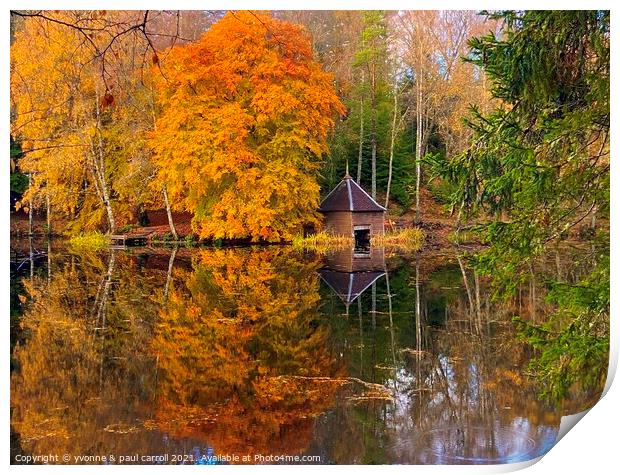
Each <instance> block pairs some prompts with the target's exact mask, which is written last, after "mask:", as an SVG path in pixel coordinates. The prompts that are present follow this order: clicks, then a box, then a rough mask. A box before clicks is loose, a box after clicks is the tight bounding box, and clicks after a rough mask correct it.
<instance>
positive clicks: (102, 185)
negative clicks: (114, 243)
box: [91, 94, 116, 234]
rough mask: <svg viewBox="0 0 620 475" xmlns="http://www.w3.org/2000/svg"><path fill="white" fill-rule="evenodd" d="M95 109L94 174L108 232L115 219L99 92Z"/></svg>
mask: <svg viewBox="0 0 620 475" xmlns="http://www.w3.org/2000/svg"><path fill="white" fill-rule="evenodd" d="M95 110H96V113H97V116H96V119H97V122H96V135H97V146H96V147H93V149H96V151H95V150H93V152H96V153H94V157H93V160H94V163H95V172H96V173H95V175H96V179H98V180H99V192H100V198H101V200H102V201H103V206H104V207H105V211H106V214H107V216H108V225H109V227H110V234H112V233H114V231H116V221H115V219H114V210H113V209H112V203H111V202H110V186H109V184H108V180H107V178H106V166H105V157H104V152H103V138H102V136H101V114H100V104H99V94H97V95H96V104H95ZM91 145H92V142H91Z"/></svg>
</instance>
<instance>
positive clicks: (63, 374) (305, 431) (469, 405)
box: [11, 247, 600, 463]
mask: <svg viewBox="0 0 620 475" xmlns="http://www.w3.org/2000/svg"><path fill="white" fill-rule="evenodd" d="M50 250H51V249H50ZM51 251H52V252H51V253H50V254H48V260H47V263H45V268H44V269H43V268H42V269H39V270H40V271H34V272H32V274H31V273H30V270H29V269H28V268H27V269H26V270H25V274H24V275H15V276H13V277H14V283H15V285H13V284H12V290H13V289H15V290H14V291H15V293H16V294H19V295H16V297H18V298H15V299H13V298H12V302H14V301H15V302H19V301H23V302H24V303H23V304H21V305H22V306H23V307H24V311H23V313H22V314H21V316H20V317H19V328H18V329H17V330H16V331H12V335H13V334H15V335H16V337H15V340H16V342H14V343H15V346H14V348H13V352H12V360H11V362H12V374H11V408H12V413H11V429H12V451H13V453H16V452H19V453H37V454H40V453H58V454H63V453H75V454H77V453H80V454H84V455H88V454H92V455H100V454H116V455H122V454H132V453H140V454H161V453H183V454H192V455H193V456H194V457H198V456H200V455H204V454H207V453H214V454H238V455H246V454H250V455H253V454H255V453H262V454H316V455H320V456H321V457H322V462H323V463H328V462H335V463H395V462H399V463H472V462H473V463H498V462H510V461H518V460H526V459H529V458H532V457H535V456H537V455H539V454H541V453H544V452H545V451H546V450H548V449H549V448H550V446H551V445H552V443H553V441H554V439H555V435H556V433H557V428H558V425H559V420H560V417H561V415H562V414H563V413H564V412H567V413H568V412H577V411H578V410H581V409H582V407H581V406H584V405H585V406H584V407H587V405H588V404H591V403H592V401H593V400H594V399H595V398H596V396H597V394H598V392H597V390H600V388H599V389H595V390H592V391H591V392H589V393H588V392H587V391H585V390H581V391H576V392H575V394H574V398H573V399H572V400H570V401H564V402H563V403H560V404H559V405H557V404H550V403H545V402H543V401H540V400H539V399H538V398H537V394H538V392H539V388H537V387H536V386H535V385H534V383H532V381H531V380H530V379H528V377H527V375H526V374H525V373H526V372H525V370H526V364H527V361H528V358H529V357H530V356H531V355H530V354H529V351H528V348H527V347H526V346H525V345H523V344H522V343H520V342H519V341H518V340H517V339H516V337H515V335H514V328H513V327H512V324H511V321H510V320H511V317H512V316H513V315H515V314H520V315H521V316H522V317H524V318H525V317H528V316H531V317H532V318H537V319H540V318H544V314H545V312H546V311H548V309H546V308H545V305H544V303H542V302H543V300H542V299H543V298H544V294H543V290H542V289H539V288H537V285H538V284H537V283H536V282H535V281H534V280H533V282H532V283H531V285H530V286H529V287H527V286H524V289H523V291H522V292H520V294H519V295H517V296H516V297H515V298H514V299H513V300H511V301H508V302H503V303H494V302H493V301H492V299H491V298H490V295H489V292H488V291H487V289H485V288H484V283H483V282H481V279H479V278H478V276H477V275H476V274H475V273H474V272H473V271H472V270H471V269H469V268H467V266H466V264H465V263H464V262H463V261H462V260H459V259H458V258H456V256H448V257H445V256H444V257H441V258H435V257H433V258H429V257H418V258H414V257H408V258H402V257H398V256H396V257H392V258H389V259H387V260H386V259H384V256H383V253H382V252H381V253H380V254H375V255H374V257H372V260H373V262H372V263H371V264H372V265H371V266H370V267H368V265H369V264H368V262H366V264H364V265H362V267H359V265H358V267H355V266H353V267H352V262H353V261H351V259H350V258H351V256H344V257H342V256H340V257H338V256H328V257H327V258H325V259H323V258H320V257H318V256H311V255H300V254H298V253H296V252H294V251H293V250H291V249H289V248H286V247H268V248H252V249H227V250H214V249H203V250H192V249H178V250H177V249H174V250H172V251H170V250H168V251H165V250H159V251H153V252H150V253H144V254H133V253H131V252H127V251H115V250H111V251H106V252H104V253H102V254H82V255H79V256H78V255H74V254H70V253H68V252H67V251H66V250H64V249H58V250H51ZM335 262H336V263H342V262H345V263H346V265H345V267H344V268H343V267H342V266H335V265H334V263H335ZM330 266H331V267H330ZM377 266H378V267H379V268H378V269H375V267H377ZM330 271H331V272H337V273H338V274H337V276H336V277H338V279H341V280H342V281H343V282H344V280H346V281H347V282H348V283H351V282H353V283H361V284H360V286H359V287H360V288H359V289H357V290H358V291H356V292H351V291H349V292H348V293H345V292H339V291H338V289H337V287H338V285H337V284H334V282H333V281H332V282H331V283H329V282H328V284H329V285H326V284H321V283H320V278H319V273H320V275H321V276H323V277H324V278H325V276H326V275H328V273H329V272H330ZM326 272H327V273H326ZM373 272H374V274H372V273H373ZM343 273H344V274H347V275H345V276H344V277H343ZM349 274H354V275H349ZM371 274H372V275H371ZM369 276H370V277H371V278H369ZM533 279H534V277H533ZM362 284H363V285H362ZM366 284H368V285H366ZM362 287H363V288H362ZM526 287H527V288H526ZM351 288H353V287H350V288H349V290H350V289H351ZM12 297H13V296H12ZM563 404H564V407H563Z"/></svg>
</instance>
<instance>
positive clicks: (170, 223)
mask: <svg viewBox="0 0 620 475" xmlns="http://www.w3.org/2000/svg"><path fill="white" fill-rule="evenodd" d="M151 117H152V118H153V130H157V118H156V116H155V97H154V95H153V89H151ZM162 194H163V196H164V205H165V206H166V215H167V216H168V226H170V233H171V234H172V237H173V238H174V240H175V241H178V240H179V235H178V234H177V228H176V226H175V225H174V220H173V219H172V209H171V208H170V200H169V199H168V188H167V186H166V184H165V183H164V186H163V188H162Z"/></svg>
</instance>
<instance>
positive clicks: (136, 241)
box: [110, 234, 149, 247]
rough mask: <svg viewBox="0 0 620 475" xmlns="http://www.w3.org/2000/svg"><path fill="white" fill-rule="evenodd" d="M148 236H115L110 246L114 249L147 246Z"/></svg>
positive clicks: (112, 237) (111, 239)
mask: <svg viewBox="0 0 620 475" xmlns="http://www.w3.org/2000/svg"><path fill="white" fill-rule="evenodd" d="M148 237H149V236H148V234H113V235H111V236H110V245H112V246H113V247H128V246H146V243H147V241H148Z"/></svg>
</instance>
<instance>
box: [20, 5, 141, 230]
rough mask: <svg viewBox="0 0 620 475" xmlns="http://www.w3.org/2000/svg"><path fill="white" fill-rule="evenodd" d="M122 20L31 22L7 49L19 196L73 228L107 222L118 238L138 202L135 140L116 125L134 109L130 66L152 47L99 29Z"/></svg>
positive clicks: (71, 16)
mask: <svg viewBox="0 0 620 475" xmlns="http://www.w3.org/2000/svg"><path fill="white" fill-rule="evenodd" d="M127 15H131V12H117V13H109V12H108V13H106V12H96V11H94V12H74V11H67V12H57V13H55V14H54V17H53V21H52V20H50V19H49V18H48V17H47V16H43V17H40V16H33V17H28V18H26V19H25V20H24V21H23V22H22V25H21V27H20V28H19V29H18V31H16V32H15V40H14V43H13V45H12V46H11V59H12V62H11V101H12V106H13V114H14V117H13V120H12V124H11V125H12V133H13V134H14V135H15V136H16V137H17V138H18V139H19V140H20V142H21V144H22V149H23V153H24V157H23V159H22V160H21V162H20V166H21V168H22V170H24V171H25V172H28V173H29V174H30V175H31V176H32V180H31V183H30V186H29V188H28V191H27V193H26V196H25V197H24V198H25V200H31V201H33V202H34V203H35V205H36V204H37V203H41V202H42V201H43V200H46V201H48V202H51V206H52V207H53V208H54V209H55V210H56V211H57V212H59V214H62V215H65V216H67V217H69V218H72V220H73V222H72V226H73V227H74V228H76V229H77V230H84V229H94V228H97V227H99V226H100V225H101V224H102V222H104V221H105V222H107V228H108V229H109V230H110V231H114V229H115V228H116V226H117V224H118V223H119V220H121V221H122V220H126V219H128V216H129V215H130V213H131V211H130V210H131V205H132V204H133V202H134V200H133V193H132V192H131V190H132V189H134V186H133V185H135V182H132V181H131V180H129V179H128V177H131V176H134V175H135V172H136V166H138V165H139V161H137V160H134V158H136V155H135V154H133V153H132V149H131V148H130V147H127V145H128V144H130V140H131V138H132V136H135V135H136V134H135V131H133V132H134V133H133V134H132V131H131V129H127V128H125V127H122V126H121V125H122V121H121V120H119V119H120V116H121V115H122V112H121V107H118V106H119V105H122V106H128V107H131V100H132V99H133V97H134V96H132V94H131V92H132V90H133V89H135V86H136V85H137V81H136V80H135V78H133V77H132V76H133V71H132V66H133V65H134V64H135V62H136V60H137V59H138V58H141V57H143V55H144V53H145V51H147V48H149V46H148V45H147V44H145V41H146V40H144V42H141V37H138V38H136V37H130V36H123V37H122V40H117V41H115V42H113V43H112V42H110V37H112V36H113V33H112V32H110V31H108V30H106V29H105V28H106V25H108V24H109V23H110V22H114V19H115V18H116V20H117V21H118V22H119V23H120V22H121V21H122V20H123V18H125V17H126V16H127ZM113 17H114V18H113ZM76 24H77V25H80V28H81V29H79V28H76V27H72V26H71V25H76ZM137 109H138V110H140V109H143V108H140V107H138V108H137ZM135 150H136V149H133V151H135ZM143 178H144V177H142V178H141V179H140V180H138V181H142V180H143Z"/></svg>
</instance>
